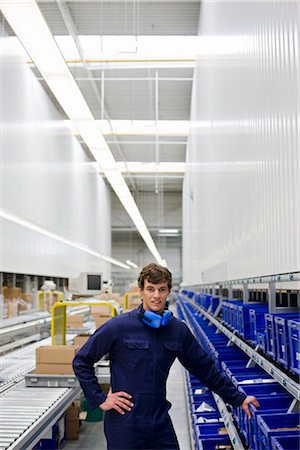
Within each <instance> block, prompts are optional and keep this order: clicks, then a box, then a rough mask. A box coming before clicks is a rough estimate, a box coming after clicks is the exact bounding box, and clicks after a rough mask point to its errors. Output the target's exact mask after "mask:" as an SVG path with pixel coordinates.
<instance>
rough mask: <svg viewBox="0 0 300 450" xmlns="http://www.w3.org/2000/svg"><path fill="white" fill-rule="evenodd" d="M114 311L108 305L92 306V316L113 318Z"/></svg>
mask: <svg viewBox="0 0 300 450" xmlns="http://www.w3.org/2000/svg"><path fill="white" fill-rule="evenodd" d="M111 313H112V309H111V308H110V307H109V306H106V305H91V314H92V315H95V314H97V315H98V314H99V315H100V316H111Z"/></svg>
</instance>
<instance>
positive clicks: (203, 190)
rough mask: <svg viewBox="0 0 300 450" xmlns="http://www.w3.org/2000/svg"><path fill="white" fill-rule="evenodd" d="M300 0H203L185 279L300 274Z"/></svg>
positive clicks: (187, 185) (186, 200)
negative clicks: (280, 0)
mask: <svg viewBox="0 0 300 450" xmlns="http://www.w3.org/2000/svg"><path fill="white" fill-rule="evenodd" d="M299 8H300V6H299V3H298V2H278V1H276V2H275V1H274V2H271V1H270V2H227V1H219V2H203V3H202V5H201V12H200V22H199V35H200V36H202V37H203V42H204V44H203V45H204V46H203V48H202V49H201V50H200V49H199V57H198V61H197V68H196V70H195V76H194V85H193V98H192V111H191V117H192V130H191V134H190V138H189V145H188V151H187V162H188V163H189V170H188V173H187V175H186V177H185V182H184V192H183V280H184V282H187V283H195V282H201V281H218V280H219V281H221V280H229V279H237V278H243V277H251V276H261V275H268V274H276V273H283V272H290V271H296V270H299V268H300V256H299V252H300V243H299V229H300V222H299V198H300V195H299V194H300V190H299V179H300V174H299V29H298V27H299Z"/></svg>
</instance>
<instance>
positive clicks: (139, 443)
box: [73, 306, 246, 450]
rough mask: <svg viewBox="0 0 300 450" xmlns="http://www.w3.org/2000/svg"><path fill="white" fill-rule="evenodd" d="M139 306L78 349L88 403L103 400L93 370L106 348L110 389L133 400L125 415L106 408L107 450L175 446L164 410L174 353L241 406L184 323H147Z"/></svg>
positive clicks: (230, 385) (77, 367)
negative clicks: (130, 408)
mask: <svg viewBox="0 0 300 450" xmlns="http://www.w3.org/2000/svg"><path fill="white" fill-rule="evenodd" d="M140 311H141V306H140V307H139V308H137V309H135V310H133V311H130V312H128V313H125V314H122V315H119V316H116V317H114V318H112V319H111V320H109V321H108V322H106V323H105V324H103V325H102V326H101V327H100V328H98V330H96V332H95V333H94V334H93V336H91V337H90V339H89V340H88V341H87V342H86V344H85V345H84V346H83V347H82V348H81V349H80V351H79V352H78V353H77V355H76V356H75V358H74V361H73V367H74V372H75V374H76V376H77V378H78V380H79V382H80V385H81V387H82V389H83V392H84V394H85V396H86V399H87V401H88V404H89V406H90V407H91V408H96V407H98V406H99V405H100V404H101V403H103V402H104V401H105V399H106V394H105V393H104V392H103V391H102V390H101V387H100V386H99V384H98V382H97V378H96V376H95V374H94V369H93V364H94V363H95V362H96V361H98V360H99V359H100V358H101V357H102V356H104V355H105V354H107V353H109V358H110V369H111V387H112V392H118V391H125V392H127V393H129V394H130V395H132V399H131V401H132V403H133V404H134V406H133V408H132V410H131V411H126V412H125V414H124V415H122V414H120V413H118V412H117V411H115V410H114V409H112V410H110V411H107V412H105V416H104V431H105V436H106V439H107V448H108V450H125V449H128V450H134V449H142V450H146V449H149V450H150V449H151V450H153V449H157V450H163V449H168V450H171V449H172V450H173V449H174V450H178V449H179V445H178V441H177V438H176V434H175V431H174V428H173V425H172V422H171V419H170V416H169V414H168V410H169V409H170V407H171V404H170V403H169V402H168V401H167V399H166V381H167V377H168V374H169V370H170V367H171V365H172V363H173V362H174V360H175V358H176V357H178V359H179V361H180V362H181V363H182V365H183V366H184V367H185V368H186V369H187V370H188V371H189V372H191V373H192V374H193V375H194V376H195V377H197V378H198V379H199V380H201V381H202V382H203V383H204V384H205V385H206V386H207V387H208V388H209V389H211V390H213V391H214V392H216V393H217V394H219V395H220V396H221V397H222V398H223V399H224V401H225V402H226V403H230V404H231V405H233V406H240V405H241V404H242V402H243V401H244V399H245V397H246V396H245V395H244V394H242V393H240V392H239V391H238V390H237V388H236V387H235V386H234V385H233V383H232V382H231V381H230V380H229V379H228V378H227V377H226V376H225V375H224V374H222V373H220V372H219V370H218V369H217V367H216V366H215V363H214V361H213V360H212V359H211V357H210V356H209V355H208V354H207V353H205V352H204V350H203V349H202V348H201V346H200V345H199V344H198V342H197V340H196V339H195V338H194V336H193V335H192V333H191V332H190V331H189V329H188V327H187V326H186V325H185V324H184V323H183V322H182V321H180V320H179V319H176V318H175V317H172V318H171V320H170V322H169V323H168V325H166V326H161V327H160V328H151V327H149V326H148V325H146V324H144V323H143V322H142V321H141V319H140V317H139V313H140Z"/></svg>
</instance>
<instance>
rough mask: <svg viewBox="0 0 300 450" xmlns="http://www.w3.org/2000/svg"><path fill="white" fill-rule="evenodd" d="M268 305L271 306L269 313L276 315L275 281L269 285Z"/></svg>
mask: <svg viewBox="0 0 300 450" xmlns="http://www.w3.org/2000/svg"><path fill="white" fill-rule="evenodd" d="M268 305H269V312H270V313H275V312H276V288H275V281H270V282H269V284H268Z"/></svg>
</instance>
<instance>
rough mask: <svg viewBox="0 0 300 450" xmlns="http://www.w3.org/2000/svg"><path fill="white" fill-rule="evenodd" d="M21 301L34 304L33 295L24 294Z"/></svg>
mask: <svg viewBox="0 0 300 450" xmlns="http://www.w3.org/2000/svg"><path fill="white" fill-rule="evenodd" d="M21 299H22V300H24V301H25V302H28V303H31V302H32V295H31V294H22V295H21Z"/></svg>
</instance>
